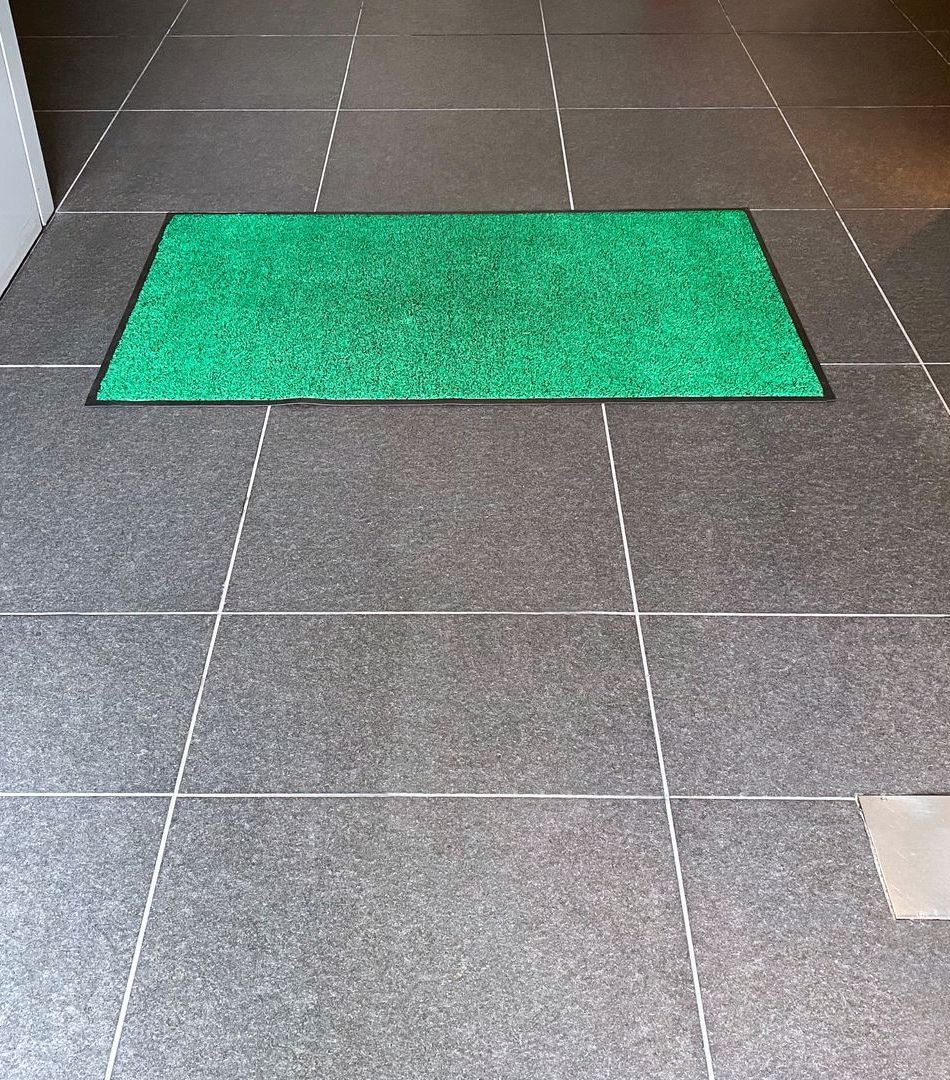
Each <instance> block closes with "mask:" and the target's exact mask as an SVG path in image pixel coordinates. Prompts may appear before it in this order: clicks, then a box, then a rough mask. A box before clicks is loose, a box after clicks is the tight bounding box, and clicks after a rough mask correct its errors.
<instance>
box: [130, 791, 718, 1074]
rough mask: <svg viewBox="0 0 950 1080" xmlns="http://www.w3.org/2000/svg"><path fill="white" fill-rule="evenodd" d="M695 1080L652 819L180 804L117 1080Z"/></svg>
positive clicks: (623, 808) (517, 803) (678, 944)
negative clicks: (498, 1079)
mask: <svg viewBox="0 0 950 1080" xmlns="http://www.w3.org/2000/svg"><path fill="white" fill-rule="evenodd" d="M186 1075H187V1076H193V1077H199V1076H200V1077H201V1078H202V1080H218V1078H220V1080H224V1078H227V1080H233V1077H235V1076H258V1075H267V1076H280V1077H284V1078H286V1080H296V1078H300V1080H303V1078H305V1077H307V1078H309V1077H313V1076H317V1075H319V1076H320V1077H322V1078H325V1080H343V1078H346V1080H376V1078H378V1077H383V1076H385V1077H396V1076H413V1077H417V1078H419V1080H441V1078H443V1077H446V1076H452V1077H457V1078H459V1080H476V1078H482V1077H486V1076H504V1077H506V1078H507V1080H529V1078H530V1080H535V1078H536V1077H539V1076H544V1077H550V1078H552V1080H569V1078H570V1080H573V1078H576V1077H578V1076H585V1077H592V1078H596V1080H620V1078H621V1077H630V1076H650V1077H662V1078H666V1080H699V1078H700V1077H703V1076H705V1070H704V1068H703V1062H702V1051H701V1048H700V1044H699V1032H698V1023H697V1020H696V1013H695V1005H694V1001H693V994H692V988H691V984H690V977H689V967H688V962H687V956H686V948H685V942H684V938H683V931H682V922H681V918H680V911H679V902H678V899H677V890H676V882H675V879H674V875H673V870H672V865H671V858H670V852H669V836H668V833H667V829H666V823H665V821H664V814H663V807H662V804H661V803H659V802H653V801H649V802H626V803H622V804H619V805H618V804H616V803H590V802H587V803H578V802H575V803H553V802H547V803H538V802H533V801H525V800H496V799H492V800H488V801H485V800H471V799H466V800H434V801H427V800H401V801H398V802H393V801H392V800H385V799H383V800H380V799H376V800H345V801H339V800H336V801H332V800H331V801H322V800H316V801H314V800H304V801H298V800H266V801H261V800H237V801H232V800H225V801H219V800H208V801H205V802H203V803H195V802H191V801H190V800H183V802H182V803H180V804H179V810H178V812H177V815H176V819H175V822H174V825H173V827H172V835H171V839H170V842H169V847H168V851H167V854H166V858H165V865H164V868H163V872H162V879H161V881H160V883H159V887H158V894H157V897H156V904H155V908H154V909H153V913H152V918H151V921H150V924H149V937H148V941H147V942H146V948H145V952H144V954H143V959H142V963H141V966H140V967H139V972H138V979H137V982H136V987H135V991H134V993H133V997H132V1003H131V1007H130V1010H129V1014H128V1020H127V1023H126V1026H125V1034H124V1038H123V1041H122V1045H121V1047H120V1050H119V1058H118V1068H117V1070H116V1078H117V1080H129V1078H131V1077H135V1078H136V1080H158V1078H159V1077H161V1078H163V1080H164V1078H165V1077H170V1076H186Z"/></svg>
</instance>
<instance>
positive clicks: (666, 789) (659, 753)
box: [600, 404, 715, 1080]
mask: <svg viewBox="0 0 950 1080" xmlns="http://www.w3.org/2000/svg"><path fill="white" fill-rule="evenodd" d="M600 409H601V415H602V416H603V421H604V436H605V438H606V440H607V455H608V457H609V459H610V475H611V479H612V480H613V488H614V499H615V501H616V504H617V520H618V522H619V525H620V537H621V540H622V541H623V557H624V562H625V564H626V567H627V583H628V584H629V586H630V599H631V601H632V603H633V610H634V612H635V616H634V618H635V622H636V628H637V641H638V643H639V646H640V663H641V665H642V667H643V681H644V685H645V687H646V692H647V702H648V704H649V706H650V720H651V722H652V725H653V741H654V744H655V748H656V759H657V765H658V767H659V771H660V784H661V786H662V788H663V805H664V809H665V810H666V823H667V826H668V828H669V832H670V846H671V848H672V852H673V866H674V869H675V871H676V885H677V888H678V890H679V898H680V909H681V911H682V915H683V930H684V932H685V934H686V948H687V951H688V953H689V966H690V972H691V973H692V978H693V994H694V996H695V998H696V1011H697V1014H698V1017H699V1028H700V1033H701V1035H702V1039H703V1054H704V1056H705V1059H706V1075H707V1077H708V1080H715V1071H714V1069H713V1060H712V1050H711V1048H710V1045H709V1032H708V1030H707V1028H706V1011H705V1009H704V1008H703V992H702V987H701V986H700V981H699V967H698V966H697V963H696V950H695V948H694V946H693V931H692V926H691V925H690V918H689V907H688V905H687V902H686V884H685V882H684V880H683V867H682V864H681V862H680V853H679V844H678V843H677V839H676V823H675V822H674V820H673V805H672V802H671V801H670V785H669V782H668V780H667V776H666V763H665V761H664V758H663V744H662V741H661V739H660V728H659V724H658V723H657V718H656V703H655V701H654V699H653V683H652V681H651V679H650V665H649V663H648V661H647V651H646V643H645V640H644V636H643V623H642V622H641V619H640V605H639V603H638V602H637V586H636V582H635V580H634V577H633V566H632V564H631V561H630V545H629V543H628V542H627V526H626V523H625V522H624V517H623V504H622V502H621V499H620V484H619V482H618V480H617V465H616V462H615V461H614V448H613V442H612V441H611V438H610V424H609V423H608V421H607V406H606V405H605V404H601V406H600Z"/></svg>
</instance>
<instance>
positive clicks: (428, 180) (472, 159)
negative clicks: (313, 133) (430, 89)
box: [320, 109, 568, 210]
mask: <svg viewBox="0 0 950 1080" xmlns="http://www.w3.org/2000/svg"><path fill="white" fill-rule="evenodd" d="M567 206H568V202H567V185H566V182H565V179H564V163H563V161H562V158H561V145H560V142H559V140H558V130H557V116H556V114H555V112H554V110H553V109H551V110H550V111H549V112H533V111H532V112H361V113H341V114H340V122H339V125H338V127H337V132H336V138H335V139H334V143H333V152H332V153H331V155H330V163H329V167H328V169H327V175H326V183H325V185H324V188H323V193H322V196H321V199H320V209H321V210H566V209H567Z"/></svg>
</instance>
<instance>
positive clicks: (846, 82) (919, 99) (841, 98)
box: [742, 27, 950, 105]
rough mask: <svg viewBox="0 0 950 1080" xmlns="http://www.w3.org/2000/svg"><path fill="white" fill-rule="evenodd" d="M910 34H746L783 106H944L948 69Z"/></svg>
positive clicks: (949, 90) (949, 92) (949, 89)
mask: <svg viewBox="0 0 950 1080" xmlns="http://www.w3.org/2000/svg"><path fill="white" fill-rule="evenodd" d="M908 30H909V33H906V34H863V33H861V34H799V33H795V34H746V35H744V36H743V39H742V40H743V41H744V42H745V45H746V47H747V48H748V50H749V52H751V53H752V58H753V59H754V60H755V62H756V64H757V65H758V67H759V70H760V71H761V72H762V75H763V76H764V77H765V80H766V82H767V83H768V84H769V88H770V89H771V91H772V93H773V94H774V95H775V97H776V98H777V99H778V102H779V104H780V105H946V104H948V103H950V65H948V64H946V63H945V62H944V61H943V59H942V58H941V57H939V56H938V55H937V54H936V52H934V50H933V49H932V48H931V46H930V45H929V44H928V43H927V42H926V41H925V40H924V39H923V38H922V37H921V36H920V34H918V33H916V32H914V31H913V30H911V29H910V27H908Z"/></svg>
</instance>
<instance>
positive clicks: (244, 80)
mask: <svg viewBox="0 0 950 1080" xmlns="http://www.w3.org/2000/svg"><path fill="white" fill-rule="evenodd" d="M186 10H187V9H186ZM349 52H350V41H349V38H346V37H262V36H253V37H170V38H168V40H167V41H166V42H165V43H164V44H163V45H162V47H161V48H160V49H159V50H158V54H157V55H156V57H155V59H154V60H153V61H152V63H151V64H150V65H149V68H148V71H146V72H145V75H144V76H143V78H142V81H141V82H140V83H139V84H138V86H137V87H136V88H135V90H134V92H133V94H132V96H131V98H129V105H128V107H129V108H130V109H335V108H336V104H337V101H338V100H339V97H340V87H341V85H342V83H343V72H344V70H345V69H346V60H347V57H348V56H349Z"/></svg>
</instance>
